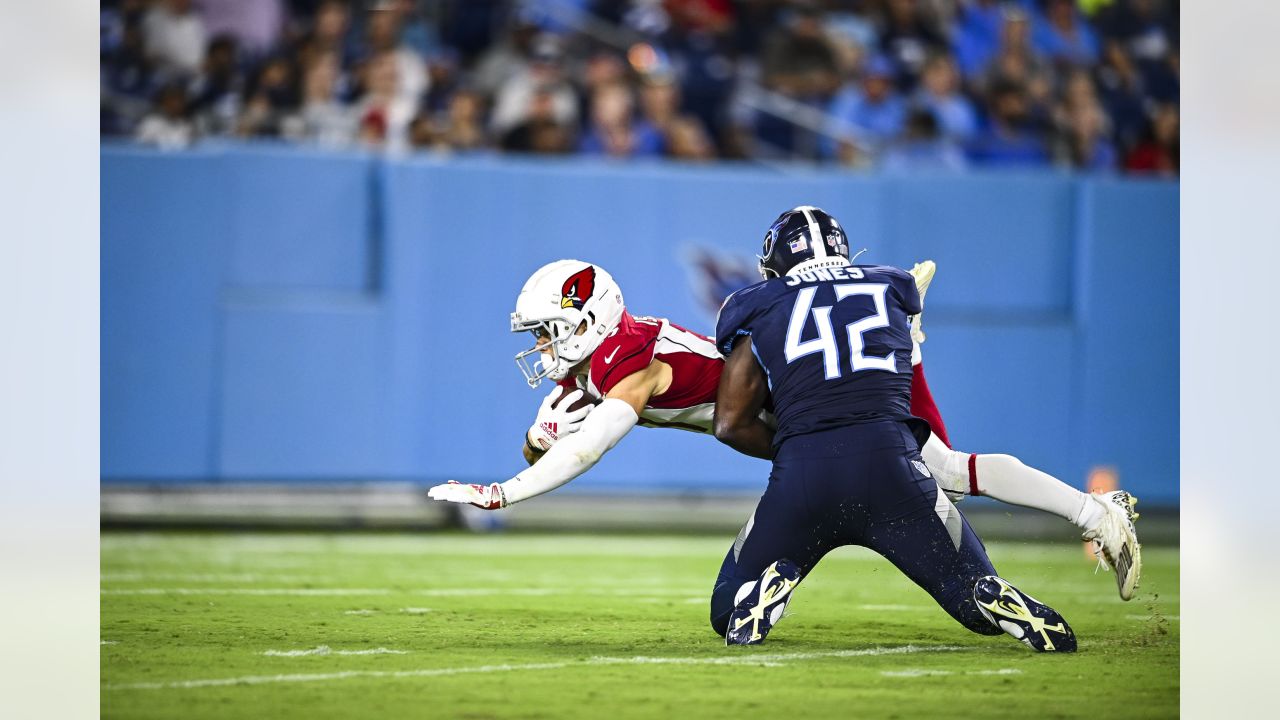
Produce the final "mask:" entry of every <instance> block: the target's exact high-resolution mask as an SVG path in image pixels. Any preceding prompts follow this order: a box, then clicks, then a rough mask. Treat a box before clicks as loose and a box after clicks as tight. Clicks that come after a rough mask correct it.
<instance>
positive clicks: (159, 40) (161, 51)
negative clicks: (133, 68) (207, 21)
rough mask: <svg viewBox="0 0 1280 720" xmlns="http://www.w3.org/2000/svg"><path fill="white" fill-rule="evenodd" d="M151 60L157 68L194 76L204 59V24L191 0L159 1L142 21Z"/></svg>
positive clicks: (148, 55)
mask: <svg viewBox="0 0 1280 720" xmlns="http://www.w3.org/2000/svg"><path fill="white" fill-rule="evenodd" d="M142 32H143V37H144V42H145V45H146V51H147V57H148V58H150V59H151V61H152V62H154V63H155V64H156V66H157V67H159V68H161V69H163V70H166V71H169V72H172V73H176V74H179V75H194V74H196V72H198V71H199V70H200V61H201V60H203V59H204V43H205V30H204V23H203V21H202V20H201V19H200V15H198V14H197V13H196V12H195V10H194V9H192V7H191V0H159V2H156V3H155V4H154V5H152V6H151V10H149V11H148V12H147V15H146V18H145V19H143V21H142Z"/></svg>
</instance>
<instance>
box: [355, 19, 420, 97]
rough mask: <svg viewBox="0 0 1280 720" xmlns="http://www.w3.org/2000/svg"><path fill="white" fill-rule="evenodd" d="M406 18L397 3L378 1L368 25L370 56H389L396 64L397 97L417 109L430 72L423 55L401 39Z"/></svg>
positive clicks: (367, 36)
mask: <svg viewBox="0 0 1280 720" xmlns="http://www.w3.org/2000/svg"><path fill="white" fill-rule="evenodd" d="M402 27H403V15H402V12H401V9H400V8H399V6H398V5H397V4H396V3H390V2H385V0H384V1H383V2H379V3H378V4H377V5H375V6H374V8H373V9H372V10H370V11H369V16H368V20H367V25H366V26H365V36H366V42H367V44H368V48H367V52H368V56H369V57H374V56H381V57H389V58H391V60H392V62H394V63H395V66H396V68H395V75H396V94H398V95H399V96H400V98H401V99H402V100H403V101H405V102H408V103H410V104H412V105H414V106H417V104H418V101H419V99H420V98H421V97H422V94H423V93H424V92H426V90H427V70H426V66H425V65H424V64H423V62H422V56H420V55H419V54H418V52H417V51H416V50H414V49H413V48H411V47H409V45H408V44H406V43H404V42H403V41H402V40H401V31H402Z"/></svg>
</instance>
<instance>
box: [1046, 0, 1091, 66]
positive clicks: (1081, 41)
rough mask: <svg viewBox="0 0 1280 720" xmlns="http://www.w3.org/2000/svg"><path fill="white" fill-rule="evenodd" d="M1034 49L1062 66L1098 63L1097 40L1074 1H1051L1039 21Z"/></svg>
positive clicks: (1049, 0)
mask: <svg viewBox="0 0 1280 720" xmlns="http://www.w3.org/2000/svg"><path fill="white" fill-rule="evenodd" d="M1035 45H1036V48H1037V49H1038V50H1039V51H1040V52H1041V53H1042V54H1044V55H1045V56H1047V57H1049V58H1050V59H1052V60H1054V61H1057V62H1061V63H1066V64H1071V65H1085V64H1089V63H1093V62H1095V61H1097V59H1098V36H1097V35H1096V34H1094V32H1093V30H1092V29H1090V28H1089V26H1088V25H1087V24H1086V23H1085V22H1084V19H1083V18H1081V17H1080V12H1079V11H1078V10H1076V6H1075V3H1074V2H1072V0H1048V7H1046V8H1045V14H1044V15H1043V16H1041V17H1037V18H1036V29H1035Z"/></svg>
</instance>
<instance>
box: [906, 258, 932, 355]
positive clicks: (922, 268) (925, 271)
mask: <svg viewBox="0 0 1280 720" xmlns="http://www.w3.org/2000/svg"><path fill="white" fill-rule="evenodd" d="M937 271H938V266H937V264H936V263H934V262H933V261H932V260H925V261H924V262H918V263H916V264H915V266H914V267H912V268H911V277H913V278H915V281H916V290H918V291H919V292H920V308H921V312H920V313H918V314H916V315H913V316H911V339H912V340H914V341H915V342H916V343H917V344H920V343H923V342H924V332H923V331H922V330H921V329H920V323H921V316H922V315H923V314H924V294H925V293H926V292H928V291H929V284H930V283H932V282H933V274H934V273H935V272H937Z"/></svg>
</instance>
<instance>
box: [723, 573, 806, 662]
mask: <svg viewBox="0 0 1280 720" xmlns="http://www.w3.org/2000/svg"><path fill="white" fill-rule="evenodd" d="M799 582H800V568H798V567H796V564H795V563H793V562H791V561H790V560H787V559H785V558H784V559H782V560H779V561H777V562H775V563H774V564H772V565H770V566H769V567H767V568H765V570H764V572H763V573H761V575H760V579H759V580H756V581H754V582H749V583H747V584H745V585H743V586H742V587H741V588H739V589H738V595H737V597H736V598H734V599H735V601H736V602H737V605H736V606H735V607H734V608H733V613H731V614H730V615H729V630H728V631H727V632H726V633H725V636H724V644H725V645H758V644H760V643H762V642H764V638H765V636H766V635H768V634H769V630H771V629H772V628H773V626H774V624H776V623H777V622H778V621H779V620H781V619H782V613H783V611H784V610H785V609H786V607H787V601H788V600H790V599H791V591H792V590H794V589H795V587H796V585H797V584H799Z"/></svg>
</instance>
